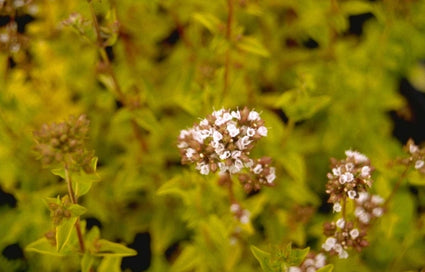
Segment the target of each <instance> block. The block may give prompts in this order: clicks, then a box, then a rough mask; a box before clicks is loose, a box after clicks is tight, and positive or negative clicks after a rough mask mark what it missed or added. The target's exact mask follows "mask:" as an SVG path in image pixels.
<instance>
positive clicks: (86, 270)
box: [81, 253, 94, 272]
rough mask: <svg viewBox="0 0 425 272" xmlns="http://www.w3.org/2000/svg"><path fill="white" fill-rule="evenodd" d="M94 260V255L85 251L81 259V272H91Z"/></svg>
mask: <svg viewBox="0 0 425 272" xmlns="http://www.w3.org/2000/svg"><path fill="white" fill-rule="evenodd" d="M93 262H94V257H93V256H92V255H90V254H89V253H85V254H84V256H83V258H82V259H81V272H90V269H91V267H92V265H93Z"/></svg>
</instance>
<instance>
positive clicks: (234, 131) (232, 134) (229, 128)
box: [227, 123, 239, 137]
mask: <svg viewBox="0 0 425 272" xmlns="http://www.w3.org/2000/svg"><path fill="white" fill-rule="evenodd" d="M227 131H228V132H229V135H230V137H235V136H237V135H238V134H239V129H238V128H237V127H236V126H235V124H233V123H230V124H227Z"/></svg>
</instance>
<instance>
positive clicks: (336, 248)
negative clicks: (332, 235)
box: [334, 244, 344, 254]
mask: <svg viewBox="0 0 425 272" xmlns="http://www.w3.org/2000/svg"><path fill="white" fill-rule="evenodd" d="M334 249H335V251H336V252H337V253H338V254H340V253H341V252H342V251H343V250H344V249H343V248H342V246H341V245H340V244H335V246H334Z"/></svg>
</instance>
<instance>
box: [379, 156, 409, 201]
mask: <svg viewBox="0 0 425 272" xmlns="http://www.w3.org/2000/svg"><path fill="white" fill-rule="evenodd" d="M410 164H411V163H410V162H409V163H408V164H407V165H406V168H404V170H403V173H401V175H400V177H399V178H398V180H397V182H396V184H395V185H394V188H393V190H392V191H391V193H390V195H389V196H388V198H387V200H385V203H384V209H386V208H387V207H388V205H389V203H390V201H391V200H392V199H393V198H394V195H395V193H396V192H397V191H398V189H399V188H400V185H401V183H402V182H403V180H404V179H405V178H406V176H407V171H408V170H409V168H410Z"/></svg>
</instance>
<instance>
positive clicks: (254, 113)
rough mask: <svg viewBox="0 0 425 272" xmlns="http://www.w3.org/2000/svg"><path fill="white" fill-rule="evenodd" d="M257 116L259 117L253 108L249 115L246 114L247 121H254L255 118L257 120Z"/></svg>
mask: <svg viewBox="0 0 425 272" xmlns="http://www.w3.org/2000/svg"><path fill="white" fill-rule="evenodd" d="M259 118H260V115H259V114H258V112H256V111H254V110H252V111H250V112H249V115H248V120H249V121H255V120H258V119H259Z"/></svg>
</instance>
